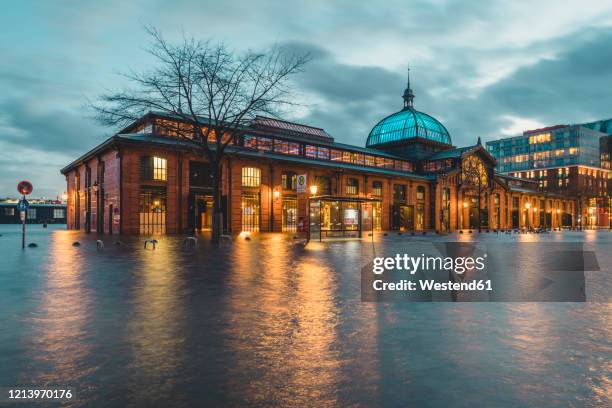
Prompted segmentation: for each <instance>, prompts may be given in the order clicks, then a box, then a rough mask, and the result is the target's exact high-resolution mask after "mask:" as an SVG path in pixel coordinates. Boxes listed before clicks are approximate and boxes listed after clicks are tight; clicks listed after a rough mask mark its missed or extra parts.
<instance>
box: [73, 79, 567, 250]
mask: <svg viewBox="0 0 612 408" xmlns="http://www.w3.org/2000/svg"><path fill="white" fill-rule="evenodd" d="M413 98H414V95H413V94H412V90H411V89H410V87H409V86H408V88H407V89H406V91H405V93H404V107H403V109H402V110H400V111H399V112H396V113H394V114H392V115H389V116H388V117H386V118H384V119H382V120H381V121H380V122H379V123H378V124H377V125H376V126H374V128H373V129H372V131H371V132H370V135H369V136H368V139H367V142H366V147H365V148H364V147H358V146H352V145H346V144H343V143H338V142H336V141H335V140H334V138H333V137H332V136H331V135H329V134H328V133H327V132H326V131H325V130H323V129H320V128H315V127H311V126H306V125H301V124H297V123H291V122H286V121H282V120H277V119H271V118H266V117H256V118H254V119H253V121H252V122H251V123H250V125H249V126H247V127H245V128H244V129H243V132H242V135H241V137H240V138H239V140H236V141H235V142H234V143H233V144H232V145H230V146H228V149H227V150H226V152H227V153H228V154H227V156H226V158H225V159H224V162H223V166H222V186H221V192H222V207H223V225H224V229H225V230H226V231H227V232H230V233H239V232H242V231H291V232H294V231H299V230H308V231H309V233H310V234H311V237H312V238H318V237H326V236H361V235H362V232H363V231H369V230H406V231H424V230H436V231H441V230H443V231H450V230H456V229H468V228H471V229H474V228H478V227H481V228H485V229H509V228H524V227H540V226H546V227H549V228H557V227H561V226H567V227H570V226H572V225H573V223H574V221H573V214H574V211H575V210H574V201H573V200H572V199H571V198H568V197H562V196H559V195H556V194H550V193H545V192H542V191H540V190H539V189H538V185H537V183H533V182H531V181H529V180H523V179H518V178H513V177H510V176H503V175H499V174H497V173H495V165H496V161H495V159H494V158H493V157H492V156H491V155H490V154H489V153H488V152H487V151H486V150H485V149H484V148H483V147H482V146H481V144H480V140H478V143H477V144H475V145H473V146H469V147H462V148H456V147H454V146H453V145H452V142H451V138H450V135H449V133H448V131H447V130H446V128H445V127H444V126H443V125H442V124H441V123H440V122H439V121H437V120H436V119H435V118H433V117H432V116H430V115H427V114H425V113H423V112H419V111H417V110H415V109H414V107H413ZM190 126H191V129H192V128H193V126H192V125H190V124H189V123H188V122H185V121H183V120H181V118H179V117H177V116H175V115H169V114H163V113H156V112H150V113H148V114H146V115H144V116H143V117H142V118H140V119H139V120H138V121H136V122H135V123H133V124H132V125H130V126H128V127H127V128H125V129H123V130H122V131H120V132H119V133H117V134H116V135H114V136H112V137H111V138H109V139H107V140H106V141H104V142H103V143H101V144H100V145H98V146H96V147H95V148H94V149H93V150H91V151H89V152H87V153H86V154H84V155H83V156H81V157H80V158H78V159H77V160H75V161H74V162H72V163H70V164H69V165H68V166H66V167H65V168H63V169H62V173H63V174H64V175H65V176H66V181H67V193H68V213H67V220H68V228H70V229H81V230H85V231H97V232H104V233H125V234H143V235H149V234H160V233H183V232H188V231H189V232H190V231H194V230H206V229H209V228H210V227H211V223H212V217H211V213H212V186H213V184H212V179H211V171H210V169H209V166H208V165H207V162H206V160H205V159H204V154H203V152H202V150H201V148H200V147H198V144H197V143H195V142H194V141H193V140H191V139H190V138H189V137H182V136H181V137H179V136H178V134H179V132H176V131H174V130H173V129H179V128H180V129H183V130H184V129H185V128H186V129H188V130H189V129H190ZM181 135H184V132H181Z"/></svg>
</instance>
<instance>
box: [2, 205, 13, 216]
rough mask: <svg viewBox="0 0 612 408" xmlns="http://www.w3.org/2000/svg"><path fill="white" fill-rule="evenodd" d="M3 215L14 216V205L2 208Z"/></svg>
mask: <svg viewBox="0 0 612 408" xmlns="http://www.w3.org/2000/svg"><path fill="white" fill-rule="evenodd" d="M4 215H6V216H9V217H11V216H14V215H15V208H14V207H7V208H5V209H4Z"/></svg>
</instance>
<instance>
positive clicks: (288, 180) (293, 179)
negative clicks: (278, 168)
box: [281, 171, 297, 191]
mask: <svg viewBox="0 0 612 408" xmlns="http://www.w3.org/2000/svg"><path fill="white" fill-rule="evenodd" d="M281 185H282V187H283V190H291V191H295V189H296V187H297V175H296V174H295V173H294V172H292V171H286V172H284V173H283V174H282V175H281Z"/></svg>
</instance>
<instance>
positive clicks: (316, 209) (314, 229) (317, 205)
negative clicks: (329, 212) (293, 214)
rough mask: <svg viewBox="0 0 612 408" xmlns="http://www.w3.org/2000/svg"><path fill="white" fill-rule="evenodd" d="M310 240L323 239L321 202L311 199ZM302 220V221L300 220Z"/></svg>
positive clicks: (309, 211)
mask: <svg viewBox="0 0 612 408" xmlns="http://www.w3.org/2000/svg"><path fill="white" fill-rule="evenodd" d="M308 217H309V218H310V219H309V220H308V221H307V222H308V226H307V228H308V240H309V241H310V240H317V241H320V240H321V202H320V201H311V202H310V208H309V209H308ZM300 222H302V221H301V220H300Z"/></svg>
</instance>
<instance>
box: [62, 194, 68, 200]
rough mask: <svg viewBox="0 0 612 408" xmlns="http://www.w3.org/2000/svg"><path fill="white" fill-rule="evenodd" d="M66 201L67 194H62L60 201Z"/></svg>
mask: <svg viewBox="0 0 612 408" xmlns="http://www.w3.org/2000/svg"><path fill="white" fill-rule="evenodd" d="M67 199H68V194H66V193H64V194H62V200H63V201H66V200H67Z"/></svg>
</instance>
